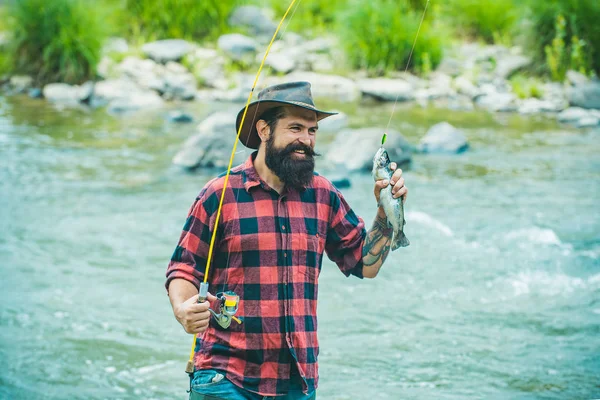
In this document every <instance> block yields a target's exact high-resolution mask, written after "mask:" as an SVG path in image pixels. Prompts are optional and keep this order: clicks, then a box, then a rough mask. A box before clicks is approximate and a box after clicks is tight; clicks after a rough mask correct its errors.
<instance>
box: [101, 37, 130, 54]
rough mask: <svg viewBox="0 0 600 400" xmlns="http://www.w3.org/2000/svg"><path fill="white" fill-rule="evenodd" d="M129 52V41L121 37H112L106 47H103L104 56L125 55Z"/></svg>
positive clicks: (105, 44) (107, 41)
mask: <svg viewBox="0 0 600 400" xmlns="http://www.w3.org/2000/svg"><path fill="white" fill-rule="evenodd" d="M128 51H129V45H128V44H127V40H125V39H123V38H120V37H111V38H108V39H107V40H106V42H105V43H104V46H102V54H111V53H117V54H123V53H127V52H128Z"/></svg>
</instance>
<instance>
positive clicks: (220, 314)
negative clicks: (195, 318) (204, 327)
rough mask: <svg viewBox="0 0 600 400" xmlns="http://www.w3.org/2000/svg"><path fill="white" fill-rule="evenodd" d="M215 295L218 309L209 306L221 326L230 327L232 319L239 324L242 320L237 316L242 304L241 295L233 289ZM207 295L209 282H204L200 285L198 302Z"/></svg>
mask: <svg viewBox="0 0 600 400" xmlns="http://www.w3.org/2000/svg"><path fill="white" fill-rule="evenodd" d="M215 296H216V297H217V306H216V307H215V308H216V309H217V311H215V310H213V309H212V308H209V309H208V311H210V313H211V314H212V316H213V317H214V319H215V321H217V323H218V324H219V326H221V327H222V328H223V329H227V328H229V325H231V321H232V320H233V321H235V322H237V323H238V324H241V323H242V320H241V319H239V318H237V317H236V316H235V314H236V313H237V311H238V307H239V304H240V296H238V295H237V294H235V292H232V291H227V292H219V293H217V294H216V295H215ZM207 297H208V283H205V282H202V284H201V285H200V293H199V295H198V302H199V303H202V302H203V301H205V300H206V298H207Z"/></svg>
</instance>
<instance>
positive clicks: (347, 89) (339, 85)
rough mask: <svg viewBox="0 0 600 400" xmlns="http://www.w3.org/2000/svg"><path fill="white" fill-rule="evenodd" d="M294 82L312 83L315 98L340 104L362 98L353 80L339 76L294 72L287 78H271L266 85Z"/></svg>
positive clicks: (266, 81)
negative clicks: (331, 100)
mask: <svg viewBox="0 0 600 400" xmlns="http://www.w3.org/2000/svg"><path fill="white" fill-rule="evenodd" d="M293 81H307V82H310V84H311V89H310V90H311V92H312V94H313V96H314V97H315V98H319V97H323V98H329V99H333V100H337V101H339V102H353V101H355V100H358V99H359V98H360V90H359V88H358V86H357V85H356V83H354V81H352V80H351V79H348V78H344V77H342V76H338V75H328V74H319V73H316V72H307V71H294V72H292V73H291V74H289V75H286V76H285V77H269V78H267V79H266V80H265V85H266V86H270V85H275V84H278V83H285V82H293Z"/></svg>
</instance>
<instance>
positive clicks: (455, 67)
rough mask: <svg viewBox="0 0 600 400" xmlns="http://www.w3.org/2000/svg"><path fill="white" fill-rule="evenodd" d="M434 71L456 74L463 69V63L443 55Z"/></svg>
mask: <svg viewBox="0 0 600 400" xmlns="http://www.w3.org/2000/svg"><path fill="white" fill-rule="evenodd" d="M436 71H439V72H443V73H445V74H448V75H450V76H458V75H460V74H461V72H462V71H463V63H461V61H460V60H458V59H457V58H454V57H444V58H443V59H442V61H441V62H440V65H438V67H437V69H436Z"/></svg>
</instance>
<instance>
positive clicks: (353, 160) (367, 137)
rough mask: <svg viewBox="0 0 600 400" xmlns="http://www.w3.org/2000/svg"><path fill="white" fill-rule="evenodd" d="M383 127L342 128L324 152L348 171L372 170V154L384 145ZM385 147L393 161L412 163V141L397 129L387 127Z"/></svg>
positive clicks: (327, 158) (330, 162)
mask: <svg viewBox="0 0 600 400" xmlns="http://www.w3.org/2000/svg"><path fill="white" fill-rule="evenodd" d="M383 132H384V130H383V129H380V128H362V129H345V130H343V131H340V132H339V133H338V134H337V136H336V138H335V140H334V141H333V143H332V144H331V145H330V146H329V149H328V151H327V153H326V154H325V161H326V162H327V163H329V164H330V165H331V166H335V167H339V168H342V169H344V170H346V171H371V170H372V169H373V157H374V156H375V153H376V152H377V149H379V147H380V145H381V137H382V136H383ZM385 148H386V150H387V151H388V154H389V156H390V160H392V161H394V162H396V163H398V165H400V166H402V167H406V166H408V165H409V164H410V162H411V152H412V146H411V144H410V143H409V142H408V141H407V140H406V139H405V138H404V137H403V136H402V134H401V133H400V132H398V131H395V130H388V132H387V141H386V143H385Z"/></svg>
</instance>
